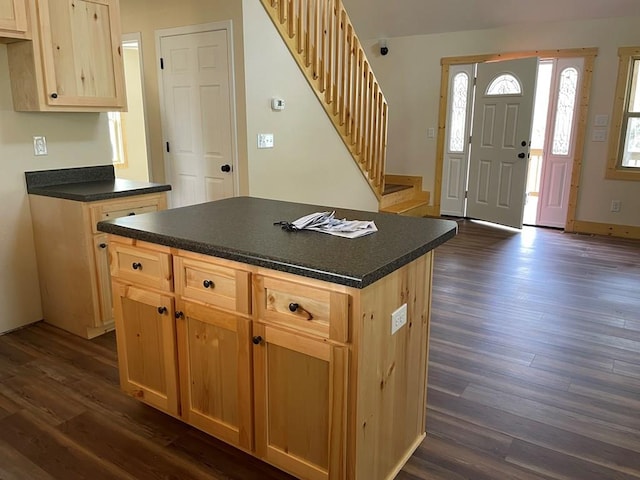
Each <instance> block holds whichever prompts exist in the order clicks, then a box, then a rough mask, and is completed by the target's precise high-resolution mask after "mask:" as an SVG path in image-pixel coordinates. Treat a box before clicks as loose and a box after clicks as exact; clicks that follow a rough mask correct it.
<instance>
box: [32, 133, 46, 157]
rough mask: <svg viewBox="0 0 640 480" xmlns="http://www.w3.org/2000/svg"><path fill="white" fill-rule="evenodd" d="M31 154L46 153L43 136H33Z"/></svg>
mask: <svg viewBox="0 0 640 480" xmlns="http://www.w3.org/2000/svg"><path fill="white" fill-rule="evenodd" d="M33 154H34V155H46V154H47V139H46V138H45V137H33Z"/></svg>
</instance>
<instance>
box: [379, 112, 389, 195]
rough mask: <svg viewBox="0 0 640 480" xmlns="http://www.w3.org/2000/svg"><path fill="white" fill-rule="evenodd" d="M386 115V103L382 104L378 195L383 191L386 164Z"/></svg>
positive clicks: (387, 113)
mask: <svg viewBox="0 0 640 480" xmlns="http://www.w3.org/2000/svg"><path fill="white" fill-rule="evenodd" d="M388 115H389V106H388V105H387V102H383V103H382V158H381V160H380V175H381V181H380V187H381V190H380V192H379V193H380V194H382V190H383V189H384V172H385V169H386V163H387V128H388V118H387V117H388Z"/></svg>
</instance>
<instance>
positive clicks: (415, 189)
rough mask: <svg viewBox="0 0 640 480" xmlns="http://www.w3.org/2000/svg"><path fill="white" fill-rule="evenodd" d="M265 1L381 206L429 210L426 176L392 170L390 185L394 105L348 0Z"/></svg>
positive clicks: (399, 210)
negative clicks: (349, 11)
mask: <svg viewBox="0 0 640 480" xmlns="http://www.w3.org/2000/svg"><path fill="white" fill-rule="evenodd" d="M260 1H261V2H262V5H263V6H264V8H265V10H266V11H267V14H268V15H269V17H270V18H271V20H272V21H273V24H274V25H275V27H276V29H277V30H278V32H279V33H280V36H281V37H282V39H283V40H284V42H285V44H286V45H287V47H288V49H289V51H290V52H291V54H292V55H293V58H294V59H295V60H296V63H297V64H298V66H299V67H300V70H301V71H302V72H303V74H304V75H305V77H306V79H307V81H308V82H309V85H311V88H312V90H313V91H314V93H315V94H316V96H317V97H318V100H319V101H320V104H321V105H322V106H323V108H324V110H325V112H326V113H327V115H328V117H329V118H330V119H331V121H332V123H333V126H334V127H335V129H336V131H337V132H338V134H339V135H340V137H341V138H342V141H343V142H344V144H345V146H346V147H347V149H348V151H349V153H350V154H351V156H352V158H353V160H354V161H355V162H356V164H357V165H358V167H359V168H360V171H361V172H362V174H363V175H364V177H365V178H366V180H367V182H368V183H369V186H370V187H371V189H372V191H373V193H374V194H375V196H376V198H377V199H378V202H379V205H380V210H381V211H385V212H393V213H400V214H416V213H419V212H420V211H425V210H426V206H427V205H428V202H429V194H428V192H422V191H421V186H420V185H421V184H422V180H421V179H420V177H403V176H395V175H394V176H389V175H387V176H386V179H387V181H389V182H390V183H391V184H392V185H393V186H392V187H391V188H385V162H386V154H387V122H388V111H389V109H388V105H387V101H386V100H385V98H384V94H383V93H382V90H381V89H380V85H379V83H378V81H377V80H376V77H375V75H374V73H373V71H372V70H371V66H370V64H369V61H368V60H367V57H366V55H365V52H364V49H363V48H362V45H361V44H360V40H358V37H357V35H356V32H355V30H354V28H353V24H352V23H351V20H350V19H349V15H348V14H347V12H346V10H345V9H344V6H343V5H342V1H341V0H260ZM416 179H418V180H416ZM396 185H397V186H396ZM425 198H426V203H425ZM416 202H417V203H418V207H420V208H422V210H420V208H416V206H415V203H416ZM411 205H414V206H413V207H412V206H411ZM411 212H413V213H411Z"/></svg>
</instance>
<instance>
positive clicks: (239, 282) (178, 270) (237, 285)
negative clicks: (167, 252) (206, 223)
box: [174, 256, 251, 314]
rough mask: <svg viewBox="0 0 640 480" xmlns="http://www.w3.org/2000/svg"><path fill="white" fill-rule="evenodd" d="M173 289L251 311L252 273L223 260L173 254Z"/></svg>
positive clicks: (189, 296)
mask: <svg viewBox="0 0 640 480" xmlns="http://www.w3.org/2000/svg"><path fill="white" fill-rule="evenodd" d="M174 272H175V290H176V293H177V294H178V295H180V296H182V297H183V298H185V299H191V300H197V301H200V302H204V303H207V304H210V305H214V306H216V307H220V308H224V309H227V310H233V311H236V312H240V313H246V314H250V313H251V288H250V284H251V280H250V278H251V275H250V273H249V272H248V271H243V270H239V269H236V268H233V267H231V266H228V265H227V264H225V265H223V264H222V261H221V262H220V263H217V262H216V261H212V260H211V259H208V260H204V261H203V260H199V259H194V258H185V257H182V256H175V257H174Z"/></svg>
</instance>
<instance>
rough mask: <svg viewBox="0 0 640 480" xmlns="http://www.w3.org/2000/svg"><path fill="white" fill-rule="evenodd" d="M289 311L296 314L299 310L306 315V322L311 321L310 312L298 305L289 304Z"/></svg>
mask: <svg viewBox="0 0 640 480" xmlns="http://www.w3.org/2000/svg"><path fill="white" fill-rule="evenodd" d="M289 310H290V311H292V312H294V313H295V312H297V311H298V310H300V311H301V312H303V313H305V314H306V315H307V320H313V315H311V312H310V311H309V310H307V309H305V308H304V307H301V306H300V304H299V303H290V304H289Z"/></svg>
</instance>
